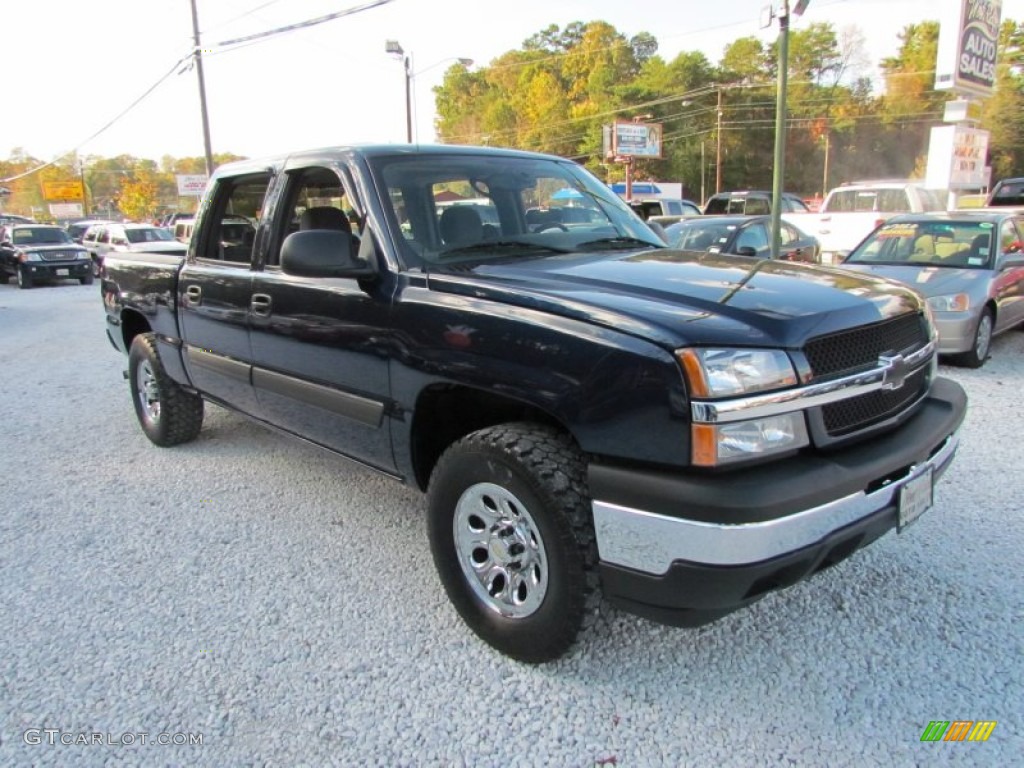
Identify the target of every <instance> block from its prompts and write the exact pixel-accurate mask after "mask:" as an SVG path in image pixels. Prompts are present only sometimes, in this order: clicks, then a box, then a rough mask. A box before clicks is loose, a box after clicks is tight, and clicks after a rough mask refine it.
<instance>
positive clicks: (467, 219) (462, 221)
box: [438, 205, 484, 245]
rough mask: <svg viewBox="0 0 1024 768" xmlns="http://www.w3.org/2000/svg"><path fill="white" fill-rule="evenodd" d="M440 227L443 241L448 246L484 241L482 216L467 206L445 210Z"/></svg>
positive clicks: (454, 206) (455, 206) (457, 206)
mask: <svg viewBox="0 0 1024 768" xmlns="http://www.w3.org/2000/svg"><path fill="white" fill-rule="evenodd" d="M438 226H439V228H440V230H441V239H442V240H444V242H445V244H446V245H465V244H467V243H478V242H480V241H481V240H483V239H484V224H483V221H482V220H481V219H480V214H479V213H477V212H476V211H474V210H473V209H472V208H470V207H469V206H466V205H453V206H452V207H450V208H445V210H444V213H442V214H441V219H440V221H439V223H438Z"/></svg>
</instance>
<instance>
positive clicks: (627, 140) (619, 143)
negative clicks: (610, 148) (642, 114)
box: [613, 123, 662, 157]
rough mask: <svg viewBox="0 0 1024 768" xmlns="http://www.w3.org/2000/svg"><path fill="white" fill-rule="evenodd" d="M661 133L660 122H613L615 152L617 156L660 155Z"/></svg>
mask: <svg viewBox="0 0 1024 768" xmlns="http://www.w3.org/2000/svg"><path fill="white" fill-rule="evenodd" d="M661 135H662V134H661V123H615V125H614V134H613V138H614V141H615V146H614V151H615V154H616V155H618V156H619V157H661Z"/></svg>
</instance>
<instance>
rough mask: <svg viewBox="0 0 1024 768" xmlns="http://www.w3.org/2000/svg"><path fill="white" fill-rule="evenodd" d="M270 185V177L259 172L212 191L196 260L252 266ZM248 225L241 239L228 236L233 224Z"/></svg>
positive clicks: (231, 181)
mask: <svg viewBox="0 0 1024 768" xmlns="http://www.w3.org/2000/svg"><path fill="white" fill-rule="evenodd" d="M269 186H270V174H266V173H259V174H253V175H252V176H242V177H238V178H233V179H222V180H221V181H220V182H218V184H217V186H216V187H215V189H214V191H213V200H212V201H211V203H210V206H209V208H207V210H206V212H205V213H204V214H203V224H202V229H201V231H200V232H199V242H198V243H197V246H196V257H197V258H201V259H214V260H217V261H231V262H237V263H239V264H249V263H250V262H251V261H252V250H253V245H254V244H255V241H256V237H255V235H256V222H258V221H259V214H260V211H261V210H262V208H263V200H264V198H265V197H266V194H267V188H268V187H269ZM238 224H247V225H249V226H248V231H249V233H248V234H246V236H244V237H243V238H241V239H235V238H233V237H228V236H227V235H228V234H231V233H232V232H233V227H232V226H231V225H238Z"/></svg>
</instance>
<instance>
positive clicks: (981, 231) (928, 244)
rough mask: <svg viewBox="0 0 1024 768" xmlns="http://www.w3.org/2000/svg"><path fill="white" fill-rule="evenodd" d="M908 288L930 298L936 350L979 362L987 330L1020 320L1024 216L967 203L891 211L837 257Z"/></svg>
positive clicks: (993, 332) (963, 362)
mask: <svg viewBox="0 0 1024 768" xmlns="http://www.w3.org/2000/svg"><path fill="white" fill-rule="evenodd" d="M842 266H843V268H845V269H851V270H857V271H861V272H870V273H871V274H873V275H877V276H879V277H885V278H889V279H891V280H896V281H898V282H900V283H903V284H905V285H909V286H910V287H911V288H914V289H915V290H916V291H917V292H918V293H920V294H921V295H923V296H924V297H925V299H927V301H928V306H929V307H930V308H931V310H932V314H933V316H934V318H935V325H936V328H937V329H938V333H939V352H940V354H943V355H949V356H950V357H951V358H952V362H954V363H957V364H959V365H965V366H968V367H970V368H979V367H981V366H982V365H984V364H985V360H986V358H987V357H988V354H989V347H990V345H991V342H992V337H993V336H994V335H996V334H998V333H1002V332H1003V331H1006V330H1008V329H1010V328H1013V327H1015V326H1018V325H1021V324H1024V217H1022V216H1021V215H1020V214H1019V213H1018V212H1017V211H1005V210H1004V211H995V210H991V209H989V210H972V211H949V212H943V213H922V214H905V215H902V216H895V217H893V218H891V219H889V220H888V221H886V222H885V223H884V224H882V225H881V226H880V227H878V228H877V229H876V230H875V231H874V232H872V233H871V234H870V235H868V236H867V238H865V239H864V241H863V242H861V243H860V245H858V246H857V247H856V248H854V249H853V251H851V252H850V254H849V255H848V256H847V257H846V259H845V260H844V261H843V264H842Z"/></svg>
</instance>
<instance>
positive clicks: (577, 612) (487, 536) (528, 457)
mask: <svg viewBox="0 0 1024 768" xmlns="http://www.w3.org/2000/svg"><path fill="white" fill-rule="evenodd" d="M498 506H500V507H503V508H504V509H505V510H506V515H505V518H504V522H501V521H499V520H498V518H502V515H501V513H497V514H492V513H493V512H494V509H495V507H498ZM467 509H468V510H470V512H469V513H468V517H467ZM475 509H480V510H481V513H480V515H479V516H477V514H476V513H475V512H473V511H472V510H475ZM482 518H489V520H490V522H491V523H493V524H492V525H490V526H486V522H487V520H482ZM474 519H475V520H476V523H475V525H476V528H474V527H473V525H467V520H469V521H472V520H474ZM460 520H461V521H462V525H461V527H460V522H459V521H460ZM481 523H484V525H481ZM503 526H504V527H503ZM427 527H428V535H429V539H430V549H431V553H432V554H433V558H434V565H435V567H436V568H437V572H438V574H439V576H440V578H441V582H442V583H443V584H444V588H445V590H446V592H447V593H448V598H449V599H450V600H451V602H452V604H453V605H454V606H455V609H456V610H457V611H458V613H459V615H460V616H462V619H463V620H464V621H465V622H466V624H467V625H468V626H469V627H470V628H471V629H472V630H473V631H474V632H475V633H476V634H477V635H479V636H480V637H481V638H482V639H483V640H484V641H485V642H487V643H488V644H490V645H491V646H492V647H494V648H496V649H497V650H499V651H501V652H502V653H504V654H506V655H508V656H511V657H512V658H515V659H518V660H519V661H524V662H528V663H540V662H545V661H551V660H553V659H556V658H558V657H559V656H561V655H563V654H564V653H565V652H566V651H567V650H568V649H569V648H570V647H571V646H572V645H573V643H574V642H575V641H576V638H577V636H578V634H579V632H580V630H581V628H582V627H583V626H584V624H585V623H589V620H590V619H592V618H595V617H596V613H597V608H598V607H599V605H600V602H601V593H600V586H599V579H598V572H597V559H598V558H597V544H596V540H595V536H594V524H593V517H592V513H591V508H590V499H589V495H588V493H587V484H586V467H585V464H584V460H583V456H582V454H581V453H580V450H579V448H578V447H577V446H576V445H575V443H574V442H573V441H572V439H571V438H570V437H569V436H568V435H566V434H563V433H561V432H559V431H557V430H555V429H553V428H551V427H547V426H543V425H539V424H532V423H511V424H503V425H499V426H495V427H488V428H486V429H482V430H480V431H478V432H474V433H472V434H470V435H467V436H466V437H464V438H462V439H461V440H459V441H458V442H456V443H454V444H452V445H451V446H450V447H449V448H448V450H447V451H446V452H445V453H444V455H443V456H442V457H441V459H440V461H438V463H437V466H436V467H435V468H434V471H433V474H432V475H431V479H430V487H429V490H428V513H427ZM510 528H512V529H514V530H515V533H513V534H508V530H509V529H510ZM457 529H459V531H461V533H460V532H457ZM499 529H501V530H502V531H504V532H505V533H506V534H508V536H509V538H505V539H502V538H500V537H501V535H502V533H500V532H499V533H495V531H498V530H499ZM476 530H479V533H477V532H476ZM524 531H525V532H526V535H525V538H524V537H523V536H521V535H520V534H522V533H523V532H524ZM476 536H479V538H480V541H479V542H478V543H475V542H472V541H470V543H468V544H467V540H471V539H473V537H476ZM531 540H532V541H533V542H534V544H535V545H538V546H539V549H540V550H543V551H542V552H539V553H538V554H537V556H536V557H535V558H532V559H531V556H530V555H527V556H526V558H525V559H526V560H528V562H527V564H526V570H520V568H521V567H523V566H522V563H520V564H517V563H516V561H515V560H514V558H515V557H516V556H518V554H519V553H518V552H516V551H515V550H513V549H512V548H509V552H511V553H512V554H511V555H509V557H510V558H513V560H512V562H511V563H510V564H509V569H508V570H506V571H502V569H501V567H500V565H501V562H502V561H501V555H500V553H499V554H495V551H496V550H500V549H502V547H503V546H504V542H508V541H521V542H527V546H528V547H529V543H528V542H530V541H531ZM488 541H489V542H490V544H488V543H487V542H488ZM519 546H520V548H521V545H519ZM505 554H508V553H505ZM538 563H539V564H541V565H542V566H543V570H537V571H536V573H538V575H539V577H540V578H539V580H538V582H537V584H538V588H537V590H535V591H533V592H532V593H531V591H530V590H525V589H523V590H522V591H521V592H520V591H517V590H516V589H513V590H506V594H505V598H504V600H503V599H502V597H501V596H500V595H498V596H496V595H495V594H493V593H492V592H491V591H490V590H491V589H493V583H492V584H489V585H488V584H485V583H484V581H485V580H486V576H485V575H484V570H485V569H488V568H489V569H490V571H489V572H491V573H495V572H502V573H505V574H506V575H509V579H508V582H504V581H503V577H502V576H501V575H499V576H498V577H496V581H501V582H502V583H507V584H509V585H514V584H515V583H516V581H515V580H516V579H519V580H520V581H519V583H520V588H521V587H522V582H523V581H525V579H524V578H523V574H527V573H530V572H534V568H535V566H536V565H537V564H538ZM477 566H478V567H479V570H475V569H476V567H477ZM477 574H479V576H478V575H477ZM519 598H525V601H526V602H525V603H524V604H522V605H516V604H515V601H516V600H517V599H519ZM535 598H536V599H537V600H538V603H537V604H536V605H532V604H531V603H530V601H531V600H533V599H535ZM517 613H518V615H516V614H517Z"/></svg>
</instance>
